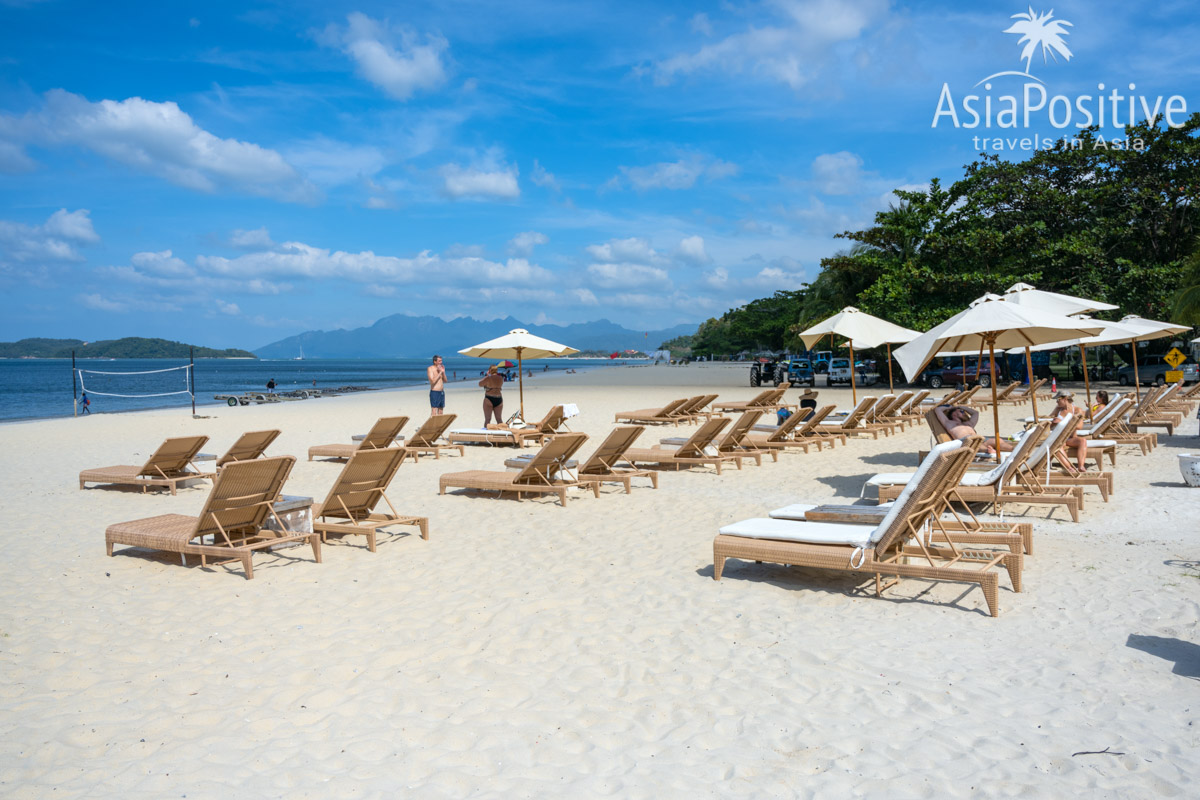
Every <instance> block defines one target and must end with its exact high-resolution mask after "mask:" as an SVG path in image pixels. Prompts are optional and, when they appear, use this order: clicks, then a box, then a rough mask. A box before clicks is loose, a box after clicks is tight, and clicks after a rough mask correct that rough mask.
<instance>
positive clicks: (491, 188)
mask: <svg viewBox="0 0 1200 800" xmlns="http://www.w3.org/2000/svg"><path fill="white" fill-rule="evenodd" d="M441 172H442V180H443V181H444V188H445V190H446V194H448V195H450V196H451V197H453V198H455V199H459V198H463V197H476V198H484V197H499V198H504V199H515V198H517V197H520V196H521V188H520V186H518V185H517V168H516V167H511V168H504V169H495V170H487V169H479V168H476V167H461V166H459V165H458V164H446V165H445V166H444V167H442V170H441Z"/></svg>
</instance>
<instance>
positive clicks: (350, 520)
mask: <svg viewBox="0 0 1200 800" xmlns="http://www.w3.org/2000/svg"><path fill="white" fill-rule="evenodd" d="M434 419H436V417H434ZM404 457H405V452H404V450H403V449H402V448H399V447H385V448H383V449H382V450H360V451H359V452H357V453H355V454H354V455H352V456H350V460H349V461H347V462H346V466H345V467H343V468H342V474H341V475H339V476H338V479H337V481H335V482H334V484H333V488H332V489H330V490H329V496H328V497H326V498H325V502H323V503H321V505H319V506H315V507H314V508H313V530H314V531H316V532H317V533H319V534H320V535H321V541H327V540H328V537H329V536H330V535H331V534H332V535H334V536H346V535H351V534H354V535H359V536H365V537H367V549H368V550H370V551H371V552H372V553H374V552H375V537H376V535H377V532H378V530H379V529H380V528H386V527H388V526H389V525H416V526H417V527H418V528H419V529H420V530H421V538H422V539H428V538H429V520H428V518H426V517H414V516H405V515H401V514H399V513H397V512H396V507H395V506H393V505H392V501H390V500H388V498H387V495H386V494H384V492H385V491H386V490H387V487H388V484H389V483H391V482H392V478H393V477H394V476H395V474H396V470H397V469H399V468H400V464H402V463H403V462H404ZM380 500H382V501H383V502H384V503H385V504H386V505H387V507H388V509H390V510H391V513H390V514H388V513H383V512H378V511H376V510H375V507H376V506H378V505H379V501H380Z"/></svg>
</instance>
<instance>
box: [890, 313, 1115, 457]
mask: <svg viewBox="0 0 1200 800" xmlns="http://www.w3.org/2000/svg"><path fill="white" fill-rule="evenodd" d="M1098 333H1100V328H1099V327H1097V326H1093V325H1088V324H1087V323H1082V322H1080V321H1079V320H1076V319H1071V318H1070V317H1065V316H1062V315H1059V314H1050V313H1047V312H1045V311H1038V310H1036V309H1033V308H1027V307H1025V306H1022V305H1019V304H1017V303H1009V302H1006V301H1005V300H1004V299H1003V298H1001V297H999V296H998V295H994V294H985V295H984V296H983V297H981V298H979V299H978V300H976V301H974V302H973V303H971V305H970V306H969V307H968V308H967V309H966V310H965V311H961V312H959V313H958V314H955V315H954V316H953V317H951V318H950V319H948V320H946V321H945V322H943V323H942V324H941V325H938V326H936V327H934V328H932V329H931V330H929V331H927V332H926V333H923V334H921V335H920V336H918V337H917V338H915V339H913V340H912V341H911V342H909V343H908V344H906V345H904V346H903V347H901V348H900V349H899V350H897V351H896V360H897V361H899V362H900V367H901V369H903V370H904V374H905V375H907V376H908V379H909V380H913V379H914V378H915V377H916V376H917V375H919V374H920V373H921V370H922V369H924V368H925V365H926V364H928V363H929V360H930V359H932V358H933V357H934V356H936V355H937V354H938V353H940V352H942V351H944V350H953V351H968V352H969V351H972V350H974V351H976V352H978V351H980V350H982V349H983V348H986V349H987V350H988V354H989V355H990V356H991V379H992V423H993V425H994V426H995V429H996V445H997V447H996V458H997V460H999V458H1000V448H999V444H1000V412H999V409H998V408H997V404H996V402H995V400H996V358H995V350H996V348H1000V349H1008V348H1010V347H1026V346H1030V347H1032V346H1033V345H1039V344H1046V343H1049V342H1057V341H1063V340H1066V339H1075V338H1078V337H1080V336H1094V335H1096V334H1098Z"/></svg>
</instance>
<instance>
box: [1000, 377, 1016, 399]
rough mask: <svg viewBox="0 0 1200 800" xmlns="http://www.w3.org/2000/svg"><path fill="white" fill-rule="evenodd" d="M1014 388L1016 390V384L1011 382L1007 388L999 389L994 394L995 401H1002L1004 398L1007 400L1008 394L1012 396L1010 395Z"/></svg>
mask: <svg viewBox="0 0 1200 800" xmlns="http://www.w3.org/2000/svg"><path fill="white" fill-rule="evenodd" d="M1016 388H1017V382H1016V381H1013V382H1012V383H1010V384H1009V385H1008V386H1005V387H1004V388H1003V389H1001V390H1000V391H998V392H996V399H997V400H1004V399H1006V398H1007V397H1008V396H1009V395H1010V394H1012V393H1013V391H1014V390H1015V389H1016Z"/></svg>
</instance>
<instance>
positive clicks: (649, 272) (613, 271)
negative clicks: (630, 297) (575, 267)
mask: <svg viewBox="0 0 1200 800" xmlns="http://www.w3.org/2000/svg"><path fill="white" fill-rule="evenodd" d="M587 269H588V274H589V275H590V276H591V279H592V283H594V284H595V285H596V286H600V287H602V288H606V289H617V288H620V289H628V288H636V287H639V286H664V287H665V286H669V285H670V282H669V281H668V280H667V272H666V270H663V269H659V268H658V267H648V266H646V265H644V264H611V263H608V264H591V265H590V266H588V268H587Z"/></svg>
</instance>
